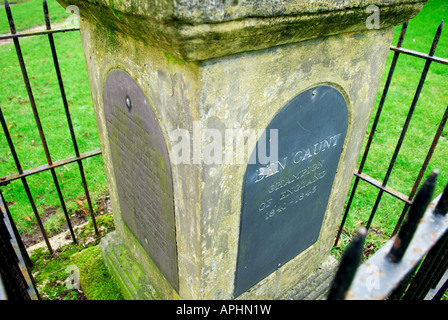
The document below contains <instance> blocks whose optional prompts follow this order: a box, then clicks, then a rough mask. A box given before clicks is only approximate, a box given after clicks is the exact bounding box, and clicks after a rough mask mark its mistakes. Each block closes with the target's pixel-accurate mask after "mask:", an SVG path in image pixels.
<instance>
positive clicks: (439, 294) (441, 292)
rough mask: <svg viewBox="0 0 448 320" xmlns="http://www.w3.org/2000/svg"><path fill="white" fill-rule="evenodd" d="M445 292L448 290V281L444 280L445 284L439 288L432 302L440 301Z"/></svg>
mask: <svg viewBox="0 0 448 320" xmlns="http://www.w3.org/2000/svg"><path fill="white" fill-rule="evenodd" d="M447 290H448V279H446V280H445V283H444V284H443V285H442V286H441V287H440V289H439V291H438V292H437V293H436V294H435V295H434V297H433V298H432V300H440V299H442V297H443V295H444V294H445V292H446V291H447Z"/></svg>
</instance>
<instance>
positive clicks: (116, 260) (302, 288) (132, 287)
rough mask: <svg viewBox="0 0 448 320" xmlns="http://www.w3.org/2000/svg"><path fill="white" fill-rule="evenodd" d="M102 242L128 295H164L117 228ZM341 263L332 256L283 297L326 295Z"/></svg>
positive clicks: (110, 265)
mask: <svg viewBox="0 0 448 320" xmlns="http://www.w3.org/2000/svg"><path fill="white" fill-rule="evenodd" d="M100 246H101V253H102V255H103V257H104V261H105V263H106V266H107V267H108V269H109V272H110V273H111V275H112V277H113V278H114V279H115V281H116V282H117V285H118V286H119V287H120V289H121V291H122V295H123V297H124V298H125V299H127V300H158V299H161V297H160V295H159V294H158V293H157V291H156V290H155V288H154V287H153V285H152V284H151V281H150V279H149V278H148V276H147V275H146V274H145V272H144V271H143V268H142V267H141V266H140V264H139V262H138V261H137V259H135V258H134V257H133V256H132V255H131V253H130V251H129V249H128V248H127V247H126V245H125V243H124V242H123V240H122V239H121V238H120V237H119V236H118V235H117V234H116V233H115V232H112V233H109V234H107V235H106V236H105V237H104V238H103V239H102V240H101V244H100ZM337 267H338V261H336V259H334V258H333V257H331V256H330V257H328V258H327V260H326V261H325V262H324V263H322V265H321V266H320V267H319V268H318V269H316V270H315V271H314V272H312V273H311V274H310V275H309V276H308V277H307V278H305V279H303V280H302V281H300V282H299V283H297V284H296V285H294V287H292V288H291V289H290V290H288V291H287V292H285V293H284V294H283V295H282V296H281V297H280V299H281V300H323V299H325V298H326V296H327V293H328V290H329V289H330V285H331V282H332V280H333V276H334V274H335V272H336V270H337Z"/></svg>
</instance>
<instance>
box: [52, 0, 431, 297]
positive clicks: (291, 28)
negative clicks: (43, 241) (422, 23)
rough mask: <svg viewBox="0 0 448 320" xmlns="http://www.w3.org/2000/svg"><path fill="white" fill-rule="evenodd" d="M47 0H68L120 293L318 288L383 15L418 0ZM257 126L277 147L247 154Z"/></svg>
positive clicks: (411, 7) (379, 47) (376, 76)
mask: <svg viewBox="0 0 448 320" xmlns="http://www.w3.org/2000/svg"><path fill="white" fill-rule="evenodd" d="M60 2H61V3H63V4H64V5H76V6H78V7H79V9H80V10H79V12H80V26H81V34H82V39H83V44H84V50H85V57H86V62H87V70H88V74H89V80H90V85H91V91H92V97H93V103H94V107H95V114H96V118H97V124H98V130H99V134H100V140H101V147H102V150H103V157H104V162H105V168H106V173H107V178H108V183H109V189H110V194H111V201H112V208H113V211H114V214H115V224H116V228H117V230H116V232H115V234H114V235H112V236H110V237H108V238H107V240H105V241H104V242H103V253H104V256H105V260H106V262H107V263H108V265H109V267H110V269H111V270H113V272H114V273H115V274H116V275H117V277H116V278H117V280H118V281H119V282H120V283H121V285H122V287H123V288H127V289H125V291H126V296H127V297H128V298H131V299H140V298H141V299H146V298H161V299H177V298H181V299H233V298H244V299H255V298H264V299H286V298H300V299H304V298H307V297H308V298H318V297H322V295H323V293H324V292H325V289H326V285H325V284H326V283H328V278H329V277H328V276H327V275H326V274H327V272H330V273H331V270H332V269H333V268H334V266H335V262H334V261H333V259H332V258H331V247H332V243H333V240H334V236H335V234H336V231H337V228H338V225H339V221H340V216H341V213H342V210H343V206H344V202H345V199H346V195H347V192H348V189H349V186H350V182H351V179H352V175H353V171H354V169H355V165H356V161H357V158H358V154H359V151H360V148H361V144H362V141H363V137H364V134H365V131H366V128H367V124H368V120H369V117H370V113H371V110H372V107H373V104H374V100H375V97H376V93H377V89H378V85H379V81H380V77H381V75H382V72H383V67H384V64H385V60H386V56H387V54H388V52H389V45H390V42H391V39H392V35H393V27H394V26H395V25H397V24H401V23H403V22H405V21H407V20H408V19H410V18H412V17H413V16H414V15H416V14H417V13H418V12H419V11H420V10H421V8H422V6H423V4H424V2H425V1H415V0H407V1H405V0H401V1H398V0H396V1H395V0H388V1H380V0H375V1H371V2H369V3H366V2H365V1H360V0H357V1H355V0H353V1H343V2H341V1H297V0H291V1H266V0H246V1H241V0H240V1H236V2H235V1H199V0H197V1H166V0H162V1H144V0H140V1H139V0H132V1H131V0H129V1H120V2H114V1H106V0H99V1H87V0H78V1H76V0H75V1H70V2H68V1H67V2H66V0H60ZM369 5H374V6H376V7H374V8H376V9H378V10H379V11H378V12H377V13H379V21H375V22H378V25H375V24H373V26H374V28H372V24H369V23H367V22H366V21H368V20H369V17H371V15H372V14H373V13H367V12H366V8H367V7H368V6H369ZM369 12H371V11H369ZM376 27H378V29H376ZM326 99H327V100H326ZM316 110H319V111H316ZM293 117H294V118H293ZM296 118H297V121H291V120H294V119H296ZM268 128H269V129H275V130H277V129H278V137H276V136H275V132H277V131H275V132H272V133H271V135H270V138H269V139H270V140H269V139H268V142H267V143H268V145H269V142H272V141H277V140H276V139H274V138H278V142H279V143H278V147H279V149H278V155H279V156H280V157H278V158H275V159H274V158H272V157H271V158H270V162H267V163H263V162H262V161H259V162H257V161H256V162H255V163H251V162H250V157H249V156H250V155H252V154H253V150H254V148H255V147H256V145H257V140H258V139H260V140H259V141H263V138H265V136H263V132H265V131H267V130H266V129H268ZM232 130H233V131H232ZM247 132H249V133H254V134H255V136H251V135H250V134H249V135H248V136H246V138H245V139H242V140H238V141H240V142H241V144H238V142H237V135H232V134H238V133H242V134H243V136H244V133H247ZM295 137H297V139H296V138H295ZM229 139H230V141H229ZM232 139H234V140H232ZM264 141H266V140H264ZM260 146H261V145H258V147H260ZM270 147H271V149H270V150H271V151H272V150H273V149H272V148H273V145H272V144H270ZM256 150H257V149H256ZM258 155H260V153H258ZM271 156H273V154H271ZM241 159H244V161H241ZM259 160H260V159H259ZM254 166H255V167H254ZM257 166H258V167H257ZM305 179H306V181H305ZM255 186H256V188H255ZM271 196H272V197H271ZM314 204H315V205H314ZM303 208H307V209H306V210H304V209H303ZM295 212H297V214H295ZM247 221H249V222H251V223H245V222H247ZM308 224H309V228H308ZM296 226H297V230H298V231H297V232H295V231H294V230H295V229H294V228H295V227H296ZM261 230H263V231H261ZM308 230H309V234H308V233H307V232H308ZM302 234H303V237H302V236H301V235H302ZM297 243H300V245H298V244H297ZM261 256H263V257H264V256H266V259H265V260H269V261H267V262H266V265H264V263H255V262H254V261H257V260H256V259H257V258H259V257H261ZM132 270H134V271H132ZM136 270H137V271H138V272H137V271H136ZM242 279H243V280H242ZM310 286H315V287H316V290H317V291H319V292H317V291H316V292H314V293H313V292H311V291H313V290H309V288H310ZM304 288H307V289H308V290H309V291H310V292H308V293H306V294H304V290H305V289H304ZM319 288H320V289H319ZM301 293H302V294H301Z"/></svg>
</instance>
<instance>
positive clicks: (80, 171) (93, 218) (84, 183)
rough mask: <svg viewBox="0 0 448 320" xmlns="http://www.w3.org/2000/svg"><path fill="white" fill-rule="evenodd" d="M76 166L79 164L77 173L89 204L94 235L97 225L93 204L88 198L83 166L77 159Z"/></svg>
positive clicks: (96, 231)
mask: <svg viewBox="0 0 448 320" xmlns="http://www.w3.org/2000/svg"><path fill="white" fill-rule="evenodd" d="M78 166H79V173H80V175H81V180H82V186H83V188H84V192H85V195H86V198H87V204H88V205H89V209H90V217H91V218H92V224H93V228H94V230H95V235H97V236H98V235H99V231H98V226H97V223H96V219H95V214H94V213H93V206H92V200H91V199H90V193H89V190H88V188H87V181H86V177H85V174H84V167H83V164H82V162H81V161H78Z"/></svg>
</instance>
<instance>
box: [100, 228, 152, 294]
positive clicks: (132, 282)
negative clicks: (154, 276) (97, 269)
mask: <svg viewBox="0 0 448 320" xmlns="http://www.w3.org/2000/svg"><path fill="white" fill-rule="evenodd" d="M100 246H101V253H102V255H103V258H104V262H105V264H106V266H107V268H108V269H109V272H110V273H111V275H112V277H113V278H114V279H115V281H116V283H117V285H118V286H119V287H120V290H121V293H122V295H123V297H124V298H125V299H126V300H156V299H159V296H158V294H157V292H156V290H155V289H154V287H153V286H152V285H151V282H150V281H149V279H148V277H147V276H146V275H145V273H144V271H143V268H141V266H140V265H139V263H138V262H137V261H136V259H135V258H134V257H133V256H132V255H131V254H130V251H129V249H128V248H127V247H126V245H125V244H124V242H123V240H122V239H121V238H120V237H119V236H118V235H116V232H111V233H109V234H107V235H106V236H105V237H104V238H103V239H101V244H100Z"/></svg>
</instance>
